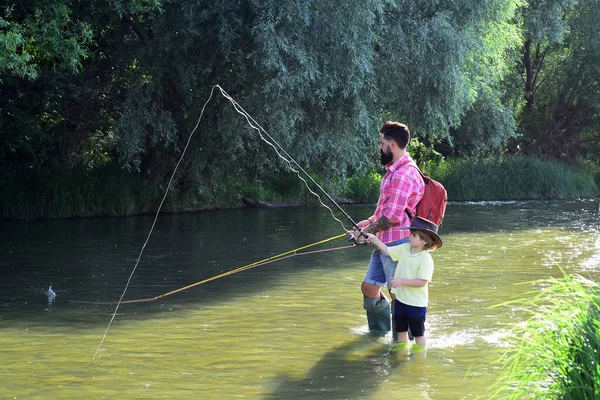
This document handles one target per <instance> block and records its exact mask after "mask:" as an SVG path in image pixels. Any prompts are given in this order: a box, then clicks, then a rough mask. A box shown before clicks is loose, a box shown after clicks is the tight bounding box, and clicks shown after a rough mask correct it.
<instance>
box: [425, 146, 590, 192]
mask: <svg viewBox="0 0 600 400" xmlns="http://www.w3.org/2000/svg"><path fill="white" fill-rule="evenodd" d="M423 169H424V171H425V172H427V173H428V174H429V175H431V177H432V178H434V179H436V180H438V181H440V182H441V183H442V184H444V186H445V187H446V189H447V191H448V199H449V200H454V201H479V200H535V199H557V198H558V199H571V198H581V197H585V198H589V197H595V196H597V195H598V193H599V190H598V186H597V184H596V182H595V181H594V173H593V172H592V171H590V170H589V168H583V167H581V166H578V165H575V164H571V163H567V162H561V161H556V160H545V159H540V158H537V157H531V156H510V157H495V158H486V159H449V160H446V161H443V162H441V163H438V164H429V165H426V166H424V168H423Z"/></svg>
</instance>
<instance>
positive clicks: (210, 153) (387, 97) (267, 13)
mask: <svg viewBox="0 0 600 400" xmlns="http://www.w3.org/2000/svg"><path fill="white" fill-rule="evenodd" d="M586 2H587V3H586ZM577 4H578V7H575V0H573V1H568V2H560V1H555V2H542V1H537V0H530V1H529V2H527V3H525V4H523V3H521V2H520V1H518V0H509V1H506V0H502V1H501V0H482V1H478V2H472V1H469V0H454V1H448V0H440V1H436V2H430V1H424V0H410V1H404V2H396V1H391V0H365V1H361V2H341V1H331V2H313V1H307V0H287V1H279V0H277V1H276V0H262V1H256V0H223V1H216V2H215V1H206V0H181V1H172V0H110V1H107V2H73V1H69V0H37V1H29V2H26V6H23V2H9V4H8V6H7V7H5V8H4V9H2V10H1V11H0V12H1V14H0V91H1V92H2V96H1V97H0V133H1V135H2V141H1V142H0V155H1V158H0V169H1V170H2V171H3V172H5V174H4V175H3V176H4V177H5V178H6V177H7V176H10V175H11V171H16V170H17V169H23V168H46V167H53V168H71V167H74V166H84V167H85V168H99V167H101V166H102V165H105V164H118V165H120V166H122V167H124V168H126V169H129V170H131V171H132V173H136V174H137V173H139V174H141V175H142V176H143V177H144V178H145V179H148V180H150V181H152V182H155V183H164V182H166V180H167V178H168V176H169V175H170V172H171V171H172V169H173V167H174V165H175V162H176V160H177V159H178V158H179V157H180V155H181V151H182V149H183V146H184V144H185V143H186V141H187V139H188V135H189V133H190V132H191V131H192V129H193V128H194V126H195V125H196V123H197V122H198V118H199V116H200V111H201V109H202V107H203V105H204V104H205V102H206V100H207V99H208V96H209V94H210V93H211V89H212V88H213V87H214V85H217V84H218V85H220V86H221V87H222V88H224V89H225V90H226V91H227V92H228V93H229V94H230V95H231V96H232V97H233V98H234V99H235V100H236V101H237V102H238V103H239V104H240V105H242V106H243V107H244V108H245V110H246V111H247V112H249V113H250V114H251V115H252V116H254V117H255V118H256V120H257V121H258V122H259V123H260V124H261V125H262V126H263V127H264V128H265V129H266V130H267V131H268V132H270V134H271V135H272V136H273V137H274V138H275V139H276V140H277V141H278V142H279V143H281V145H282V146H283V147H284V148H286V149H287V150H288V152H289V153H290V154H292V155H293V157H294V158H295V159H296V160H297V161H298V162H299V163H300V164H301V165H302V166H304V167H306V168H307V169H309V170H311V171H314V172H316V173H319V174H322V176H324V177H325V178H337V179H339V178H343V177H344V176H347V175H349V174H352V173H355V172H357V171H367V170H369V169H372V168H373V167H374V166H375V165H376V159H377V153H376V152H377V147H376V142H377V137H378V135H377V129H378V127H379V125H380V124H381V123H382V122H383V121H384V120H386V119H394V120H401V121H403V122H406V123H407V124H408V125H409V126H410V127H411V130H412V131H413V134H414V135H415V137H418V139H419V141H420V142H421V143H423V144H424V145H428V146H432V145H436V144H439V143H445V144H446V146H447V147H446V148H445V150H444V153H445V154H459V155H473V154H484V153H491V152H494V151H496V152H497V151H498V150H499V149H501V148H502V146H504V144H505V143H506V141H507V139H509V138H511V137H512V136H514V134H515V127H516V124H515V115H521V114H522V113H521V114H520V111H519V110H520V109H521V107H522V104H523V103H521V102H516V101H515V98H518V97H522V96H523V93H524V92H527V90H523V87H520V88H518V87H516V86H514V85H513V86H511V85H509V84H508V83H509V82H512V80H511V74H512V76H513V77H514V76H520V75H521V74H522V73H523V74H526V72H525V71H526V69H525V68H522V69H521V71H519V72H516V73H515V72H514V70H513V69H512V67H513V65H515V64H516V61H517V57H520V56H519V55H518V51H517V50H516V49H523V48H524V45H523V44H524V43H526V42H527V40H529V41H530V42H531V44H530V49H533V48H536V47H535V46H538V44H539V49H540V51H546V53H544V54H547V55H546V56H544V58H543V62H541V61H540V62H538V63H537V64H535V63H534V66H535V67H536V68H538V69H537V70H536V71H535V73H536V74H538V75H537V76H538V77H539V78H538V80H537V81H536V82H535V85H534V86H535V88H536V90H537V92H536V101H535V103H532V104H534V105H535V107H534V108H532V110H531V112H530V114H531V115H533V116H534V117H532V118H533V119H534V120H535V121H536V123H537V126H538V127H546V126H550V125H549V124H550V122H549V121H550V120H552V118H550V117H551V115H553V114H552V113H553V112H554V113H555V112H557V110H558V109H557V108H556V105H557V104H559V103H560V102H559V99H563V100H561V101H563V103H564V101H565V100H564V99H568V101H567V103H568V104H570V105H572V104H577V110H578V111H577V112H578V113H580V114H577V115H579V116H580V117H578V119H574V121H575V120H576V121H578V122H577V124H578V125H570V126H577V127H578V128H577V129H576V132H577V135H578V137H581V138H582V139H581V142H582V143H583V142H585V140H588V139H593V138H594V137H595V136H594V131H593V129H591V126H592V124H593V122H590V123H588V122H586V121H588V117H590V116H591V117H592V120H591V121H594V119H593V118H596V117H597V115H598V112H597V108H596V107H597V104H598V99H597V78H595V77H596V76H598V75H597V71H596V69H597V66H596V65H598V63H597V62H595V61H596V57H597V54H598V49H597V48H596V47H597V43H598V40H596V41H595V42H593V43H592V41H593V39H594V37H595V38H596V39H597V28H596V27H595V26H594V18H597V17H598V15H597V14H598V10H597V8H598V7H594V4H593V1H592V0H582V1H579V2H578V3H577ZM585 4H587V6H585ZM581 5H583V7H581ZM558 11H560V13H559V12H558ZM596 20H597V19H596ZM574 25H577V26H574ZM579 27H580V29H579ZM519 29H521V32H522V35H523V36H522V37H521V36H519ZM594 32H596V33H594ZM594 35H596V36H594ZM592 62H595V63H594V64H593V65H592ZM522 65H523V64H522ZM547 66H553V67H555V68H554V69H553V71H554V72H552V73H549V72H548V71H549V70H548V68H547ZM532 71H533V70H532ZM569 79H570V81H569ZM594 79H596V80H594ZM542 82H543V83H544V85H540V84H541V83H542ZM546 82H548V83H550V82H552V85H550V84H548V85H547V84H546ZM577 82H580V83H579V84H578V83H577ZM545 87H548V90H545ZM550 88H552V90H554V91H555V92H552V90H550ZM584 91H585V93H583V92H584ZM538 93H539V94H538ZM213 96H214V97H213V99H212V101H211V102H210V103H209V104H208V105H207V107H206V109H205V113H204V115H203V119H202V121H200V125H199V129H198V131H197V132H196V134H195V136H194V138H193V141H192V143H191V146H190V148H189V153H188V154H187V156H186V158H185V160H184V162H183V164H182V165H181V167H180V170H179V174H178V176H177V181H176V183H177V186H178V187H179V188H181V189H186V188H187V189H188V190H193V191H195V192H196V193H197V194H199V195H200V196H202V195H204V194H208V193H211V192H213V193H214V191H215V190H218V188H219V187H220V186H222V185H223V182H227V177H228V176H231V175H232V174H234V175H235V176H245V177H248V178H249V179H257V180H260V179H267V178H268V177H273V176H276V175H277V174H279V173H280V172H281V171H283V170H285V169H286V168H287V167H286V165H285V164H284V163H282V162H280V160H279V159H278V157H277V155H276V154H275V152H274V151H273V150H272V149H271V148H270V147H269V146H268V145H266V144H265V143H264V142H262V141H261V140H260V137H259V135H258V134H257V133H256V132H255V131H254V130H252V129H251V128H250V127H249V126H248V124H247V123H246V121H245V120H244V119H243V117H241V116H240V115H239V114H238V113H237V112H236V111H235V109H234V108H233V107H232V106H231V104H229V102H228V101H227V100H226V99H224V98H223V97H222V96H221V95H220V94H219V93H218V92H217V93H213ZM563 103H560V104H563ZM538 106H539V109H538V108H537V107H538ZM551 110H552V111H551ZM536 113H537V114H536ZM584 116H585V118H584ZM555 119H556V118H555ZM529 121H531V119H530V120H529ZM517 122H519V123H521V121H517ZM526 128H527V127H526V126H525V124H523V125H522V126H520V131H519V132H520V133H521V134H522V135H521V137H520V142H519V143H520V144H523V146H524V145H525V144H528V145H531V144H532V143H533V142H534V141H535V140H536V139H535V138H534V135H533V134H532V133H531V132H533V131H534V130H533V129H532V130H529V131H528V130H527V129H526ZM548 129H550V128H548ZM560 129H562V128H559V130H560ZM569 129H570V128H569ZM572 131H573V130H570V131H569V132H572ZM596 135H597V133H596Z"/></svg>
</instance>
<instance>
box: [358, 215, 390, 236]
mask: <svg viewBox="0 0 600 400" xmlns="http://www.w3.org/2000/svg"><path fill="white" fill-rule="evenodd" d="M396 223H397V222H393V221H390V220H389V219H388V217H386V216H385V215H382V216H381V218H379V219H377V220H376V221H372V222H371V223H370V224H369V225H367V226H365V227H364V228H363V231H364V232H366V233H377V232H379V231H384V230H386V229H388V228H389V227H391V226H394V225H396Z"/></svg>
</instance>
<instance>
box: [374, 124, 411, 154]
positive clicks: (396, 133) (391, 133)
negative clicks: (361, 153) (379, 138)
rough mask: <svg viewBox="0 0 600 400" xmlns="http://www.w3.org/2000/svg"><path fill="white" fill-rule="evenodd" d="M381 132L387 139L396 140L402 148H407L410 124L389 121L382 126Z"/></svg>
mask: <svg viewBox="0 0 600 400" xmlns="http://www.w3.org/2000/svg"><path fill="white" fill-rule="evenodd" d="M379 132H380V133H381V134H382V135H383V137H384V138H386V139H387V140H393V141H394V142H396V144H397V145H398V147H400V148H401V149H406V146H408V142H410V131H409V130H408V126H406V125H404V124H401V123H399V122H393V121H387V122H386V123H384V124H383V125H382V126H381V129H380V130H379Z"/></svg>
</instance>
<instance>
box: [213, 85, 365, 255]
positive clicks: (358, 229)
mask: <svg viewBox="0 0 600 400" xmlns="http://www.w3.org/2000/svg"><path fill="white" fill-rule="evenodd" d="M215 87H218V88H219V90H220V91H221V94H222V95H223V96H224V97H225V98H227V99H228V100H229V101H230V102H231V103H232V104H233V106H234V108H235V109H236V111H238V113H240V114H242V115H243V116H244V117H245V118H246V119H247V120H248V122H250V121H251V122H252V123H250V126H251V127H253V128H255V129H256V130H258V131H259V135H260V134H261V132H262V134H264V135H265V136H266V137H268V138H269V140H270V141H271V142H272V143H274V144H275V145H276V146H277V149H279V150H280V151H281V152H282V153H283V154H284V155H285V156H286V157H287V159H285V158H284V160H285V161H287V162H288V163H289V162H290V161H291V162H292V163H293V164H294V165H295V166H296V167H297V168H298V170H299V171H301V172H302V173H303V174H304V175H305V176H306V177H307V178H308V179H309V180H310V181H311V182H312V183H313V184H314V185H315V186H316V187H317V188H318V189H319V190H320V191H321V193H323V194H324V195H325V196H326V197H327V198H328V199H329V201H331V203H332V204H333V205H334V206H335V207H336V208H337V209H338V210H339V211H340V212H341V213H342V214H343V215H344V216H345V217H346V218H347V219H348V221H349V222H350V223H351V224H352V225H353V226H354V227H355V228H356V230H357V231H358V232H359V233H360V235H362V236H363V237H365V238H367V235H366V234H365V233H364V232H363V230H362V228H360V227H359V226H358V224H357V223H356V222H355V221H354V220H353V219H352V217H350V215H348V213H347V212H346V211H344V209H343V208H342V207H341V206H340V205H339V204H338V203H337V202H336V201H335V200H334V199H333V197H331V196H330V195H329V193H327V192H326V191H325V189H323V188H322V187H321V185H319V184H318V183H317V181H315V180H314V179H313V177H312V176H310V174H309V173H308V172H306V171H305V170H304V168H302V166H301V165H300V164H298V162H297V161H296V160H294V158H293V157H292V156H291V155H290V154H289V153H288V152H287V151H286V150H285V149H284V148H283V146H281V145H280V144H279V142H277V141H276V140H275V139H274V138H273V137H272V136H271V135H270V134H269V133H268V132H267V131H266V130H265V129H264V128H263V127H262V126H261V125H260V124H259V123H258V122H257V121H256V120H255V119H254V118H253V117H252V116H251V115H250V114H248V113H247V112H246V110H244V109H243V108H242V107H241V106H240V105H239V104H238V103H237V102H236V101H235V100H234V99H233V98H232V97H231V96H229V94H227V92H225V90H223V88H222V87H221V86H219V85H215ZM263 140H264V139H263ZM265 141H266V140H265ZM271 142H268V141H267V143H269V144H271ZM271 146H273V145H272V144H271ZM277 149H276V150H277ZM280 157H281V156H280ZM281 158H283V157H281ZM294 172H298V171H294ZM300 179H302V178H301V177H300ZM350 240H351V241H352V242H354V243H355V244H358V242H357V241H356V238H351V239H350Z"/></svg>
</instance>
